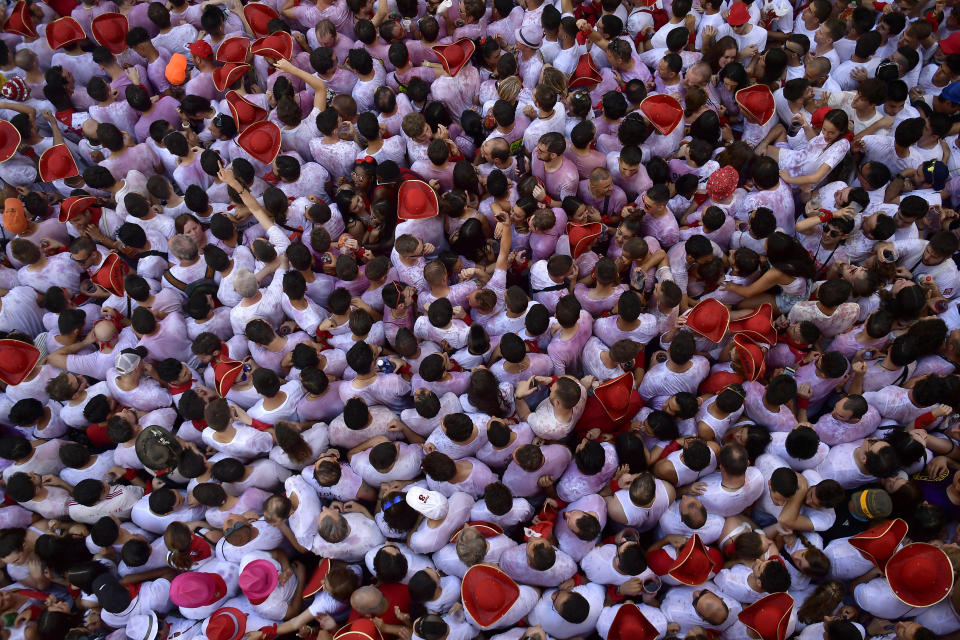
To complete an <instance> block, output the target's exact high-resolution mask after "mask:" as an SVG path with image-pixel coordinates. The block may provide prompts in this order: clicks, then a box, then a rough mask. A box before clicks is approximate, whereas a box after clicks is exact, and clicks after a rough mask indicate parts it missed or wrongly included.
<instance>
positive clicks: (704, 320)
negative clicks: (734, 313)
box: [686, 298, 730, 342]
mask: <svg viewBox="0 0 960 640" xmlns="http://www.w3.org/2000/svg"><path fill="white" fill-rule="evenodd" d="M686 324H687V327H689V328H690V330H691V331H694V332H696V333H699V334H700V335H701V336H703V337H704V338H706V339H707V340H710V341H711V342H720V341H721V340H723V336H724V334H726V332H727V328H728V327H729V326H730V310H729V309H727V307H726V306H724V304H723V303H722V302H720V301H719V300H716V299H714V298H707V299H706V300H702V301H700V302H699V303H698V304H697V306H695V307H694V308H693V309H691V310H690V311H689V313H687V319H686Z"/></svg>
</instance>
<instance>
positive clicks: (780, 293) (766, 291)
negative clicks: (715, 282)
mask: <svg viewBox="0 0 960 640" xmlns="http://www.w3.org/2000/svg"><path fill="white" fill-rule="evenodd" d="M766 245H767V261H768V262H769V263H770V268H769V269H767V271H766V272H765V273H764V274H763V275H762V276H760V278H758V279H757V280H756V281H755V282H754V283H753V284H750V285H746V286H745V285H739V284H733V283H725V284H723V285H722V287H723V289H725V290H726V291H729V292H731V293H733V294H734V295H737V296H740V297H741V298H743V300H742V301H741V302H740V303H739V304H738V305H737V306H738V308H739V309H741V310H746V309H756V308H757V307H759V306H760V305H761V304H764V303H767V304H770V305H772V306H773V315H774V317H777V316H779V315H781V314H783V315H786V314H788V313H790V309H792V308H793V305H795V304H796V303H798V302H800V301H801V300H805V299H806V298H807V293H808V290H809V283H810V281H811V280H812V279H813V278H814V277H815V276H816V272H817V268H816V265H815V264H814V262H813V258H811V257H810V254H809V253H807V250H806V249H804V248H803V245H802V244H800V241H799V240H797V239H796V238H793V237H791V236H788V235H787V234H785V233H783V232H782V231H774V232H773V233H772V234H770V237H768V238H767V243H766ZM774 287H776V288H777V292H776V293H773V292H772V291H771V290H772V289H774ZM734 315H737V316H741V315H745V314H744V313H742V312H741V313H737V312H734Z"/></svg>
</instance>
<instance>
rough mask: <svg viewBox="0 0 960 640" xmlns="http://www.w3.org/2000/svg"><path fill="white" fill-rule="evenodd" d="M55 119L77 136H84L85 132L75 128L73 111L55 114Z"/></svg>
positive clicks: (65, 110)
mask: <svg viewBox="0 0 960 640" xmlns="http://www.w3.org/2000/svg"><path fill="white" fill-rule="evenodd" d="M54 117H55V118H56V119H57V120H59V121H60V122H61V123H62V124H63V126H65V127H66V128H67V129H69V130H70V131H72V132H73V133H75V134H77V136H82V135H83V131H81V130H79V129H77V128H76V127H74V126H73V109H64V110H63V111H57V112H56V113H55V114H54Z"/></svg>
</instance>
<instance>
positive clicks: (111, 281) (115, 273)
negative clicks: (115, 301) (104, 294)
mask: <svg viewBox="0 0 960 640" xmlns="http://www.w3.org/2000/svg"><path fill="white" fill-rule="evenodd" d="M128 273H130V266H129V265H127V263H126V262H124V261H123V259H122V258H121V257H120V256H119V255H117V254H116V253H113V252H111V253H108V254H107V257H106V258H104V260H103V264H102V265H100V268H99V269H97V271H96V273H94V274H93V275H92V276H90V281H91V282H93V284H95V285H99V286H100V287H103V289H105V290H106V291H109V292H110V293H111V294H113V295H115V296H123V295H124V293H125V289H124V287H123V279H124V277H126V275H127V274H128Z"/></svg>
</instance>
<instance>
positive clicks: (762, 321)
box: [729, 302, 777, 347]
mask: <svg viewBox="0 0 960 640" xmlns="http://www.w3.org/2000/svg"><path fill="white" fill-rule="evenodd" d="M729 329H730V333H742V334H744V335H746V336H748V337H749V338H750V339H751V340H753V341H754V342H756V343H758V344H762V345H768V346H771V347H773V346H776V344H777V331H776V329H774V328H773V307H772V306H771V305H769V304H767V303H766V302H764V303H763V304H761V305H760V306H759V307H757V308H756V310H755V311H754V312H753V313H751V314H749V315H745V316H742V317H740V318H737V319H736V320H731V321H730V327H729Z"/></svg>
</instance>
